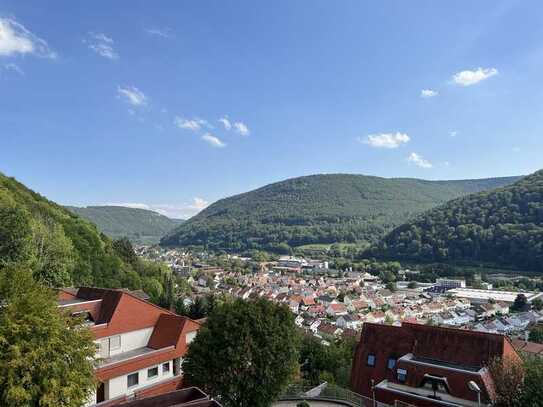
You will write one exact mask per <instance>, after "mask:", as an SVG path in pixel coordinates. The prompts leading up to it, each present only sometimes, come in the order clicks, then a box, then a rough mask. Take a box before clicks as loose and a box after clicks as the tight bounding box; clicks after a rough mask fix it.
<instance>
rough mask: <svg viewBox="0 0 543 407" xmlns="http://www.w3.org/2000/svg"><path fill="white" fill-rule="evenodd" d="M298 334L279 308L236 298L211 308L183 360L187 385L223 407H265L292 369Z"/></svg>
mask: <svg viewBox="0 0 543 407" xmlns="http://www.w3.org/2000/svg"><path fill="white" fill-rule="evenodd" d="M298 340H299V337H298V333H297V331H296V327H295V325H294V317H293V314H292V313H291V312H290V310H289V309H288V308H287V307H286V306H284V305H277V304H274V303H272V302H270V301H267V300H265V299H258V300H251V301H243V300H241V299H236V300H233V301H230V302H224V303H222V304H220V305H218V306H216V307H215V308H214V310H213V311H212V312H211V313H210V315H209V317H208V319H207V321H206V323H205V325H203V326H202V328H201V329H200V330H199V331H198V335H197V336H196V339H194V341H193V342H192V343H191V345H190V347H189V350H188V353H187V355H186V356H185V358H184V360H183V372H184V375H185V379H186V381H187V383H188V384H190V385H195V386H199V387H200V388H202V389H203V390H204V391H206V392H207V393H209V394H211V395H213V396H215V397H218V399H219V400H220V401H221V403H223V405H224V406H225V407H265V406H268V405H269V404H270V403H271V401H273V400H274V399H276V397H278V396H279V394H280V393H281V391H282V390H283V389H284V388H285V386H286V385H287V384H288V382H289V380H290V379H291V378H292V377H293V375H294V373H295V371H296V368H297V360H298V353H297V349H298V347H297V345H298Z"/></svg>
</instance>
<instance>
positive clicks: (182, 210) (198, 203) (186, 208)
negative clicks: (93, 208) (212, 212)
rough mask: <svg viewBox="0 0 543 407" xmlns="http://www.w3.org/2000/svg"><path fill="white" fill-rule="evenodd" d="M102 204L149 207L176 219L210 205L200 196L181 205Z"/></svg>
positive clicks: (188, 215)
mask: <svg viewBox="0 0 543 407" xmlns="http://www.w3.org/2000/svg"><path fill="white" fill-rule="evenodd" d="M102 205H109V206H124V207H126V208H136V209H147V210H149V211H154V212H157V213H160V214H161V215H164V216H167V217H169V218H174V219H186V218H190V217H191V216H194V215H196V214H197V213H198V212H200V211H201V210H203V209H205V208H206V207H208V206H209V202H207V201H206V200H205V199H203V198H200V197H194V198H193V199H192V201H191V202H188V203H182V204H179V205H172V204H145V203H139V202H113V203H105V204H102Z"/></svg>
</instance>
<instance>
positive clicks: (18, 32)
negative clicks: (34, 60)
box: [0, 18, 57, 59]
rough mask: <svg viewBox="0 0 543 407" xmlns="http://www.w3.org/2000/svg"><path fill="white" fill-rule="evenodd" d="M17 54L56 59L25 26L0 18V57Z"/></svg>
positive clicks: (42, 42)
mask: <svg viewBox="0 0 543 407" xmlns="http://www.w3.org/2000/svg"><path fill="white" fill-rule="evenodd" d="M17 54H21V55H26V54H30V55H36V56H39V57H43V58H52V59H54V58H56V57H57V54H56V53H55V52H54V51H52V50H51V49H50V48H49V45H48V44H47V42H46V41H45V40H43V39H41V38H39V37H38V36H36V35H34V34H32V33H31V32H30V31H29V30H27V29H26V28H25V26H23V25H22V24H20V23H18V22H17V21H15V20H14V19H12V18H0V56H14V55H17Z"/></svg>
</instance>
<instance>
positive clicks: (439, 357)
mask: <svg viewBox="0 0 543 407" xmlns="http://www.w3.org/2000/svg"><path fill="white" fill-rule="evenodd" d="M369 354H372V355H374V356H375V360H376V364H375V366H374V367H370V366H367V358H368V355H369ZM408 354H412V355H413V357H414V358H416V359H417V360H424V361H425V362H424V364H422V365H421V364H418V365H416V367H414V365H410V364H408V362H404V361H403V360H402V361H401V363H402V365H401V367H402V368H406V369H407V370H408V382H407V383H406V384H407V385H409V386H412V387H419V386H420V383H421V381H422V378H423V377H424V374H425V373H429V374H434V375H438V376H445V377H447V380H448V381H449V384H450V386H451V395H453V396H455V397H460V398H463V399H468V400H473V399H474V397H475V395H474V394H472V393H473V392H470V391H469V390H468V389H467V382H468V381H469V380H475V381H476V382H477V383H478V384H479V385H480V387H481V388H483V396H484V397H486V398H487V399H488V398H491V397H492V395H493V384H492V379H491V378H490V377H485V374H487V373H485V374H483V375H482V376H481V375H479V374H478V373H476V372H477V371H478V369H480V368H482V367H483V366H485V365H487V364H488V363H489V362H490V361H491V360H492V359H493V358H494V357H502V358H503V357H511V358H513V359H516V360H520V359H519V356H518V354H517V353H516V352H515V350H514V348H513V346H512V345H511V342H510V341H509V339H508V338H507V337H505V336H503V335H498V334H489V333H483V332H475V331H468V330H460V329H452V328H442V327H435V326H428V325H421V324H413V323H406V322H404V323H403V324H402V325H401V326H390V325H380V324H372V323H366V324H364V326H363V329H362V336H361V339H360V342H359V344H358V345H357V348H356V351H355V359H354V363H353V368H352V372H351V385H352V388H353V389H354V390H355V391H356V392H357V393H360V394H363V395H366V396H370V395H371V382H370V379H373V380H374V381H375V383H376V384H378V383H380V382H381V381H383V380H385V379H386V380H389V381H391V382H396V383H397V377H396V372H395V370H390V369H388V368H387V360H388V359H389V358H391V357H392V358H396V359H399V358H401V357H402V356H406V355H408ZM406 357H407V356H406ZM398 365H399V366H400V361H398ZM399 366H398V367H399ZM407 366H409V367H407ZM445 366H449V367H455V366H456V367H457V368H456V370H450V369H447V368H446V367H445ZM483 372H485V371H483ZM453 393H454V394H453ZM383 397H385V396H383ZM382 401H383V402H389V403H390V402H393V401H394V400H391V399H383V400H382Z"/></svg>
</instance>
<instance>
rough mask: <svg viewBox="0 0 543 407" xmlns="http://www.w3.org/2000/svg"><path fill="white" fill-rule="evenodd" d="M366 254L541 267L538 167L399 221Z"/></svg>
mask: <svg viewBox="0 0 543 407" xmlns="http://www.w3.org/2000/svg"><path fill="white" fill-rule="evenodd" d="M368 255H373V256H377V257H385V258H394V259H398V260H408V261H409V260H416V261H427V262H451V261H453V262H454V261H462V262H487V263H494V264H499V265H506V266H514V267H518V268H522V269H530V270H540V269H542V268H543V170H540V171H537V172H535V173H533V174H531V175H528V176H526V177H523V178H522V179H520V180H518V181H517V182H515V183H513V184H511V185H508V186H504V187H501V188H497V189H494V190H492V191H484V192H479V193H476V194H471V195H468V196H465V197H461V198H457V199H454V200H451V201H449V202H447V203H446V204H444V205H442V206H439V207H436V208H434V209H432V210H430V211H428V212H426V213H424V214H422V215H420V216H419V217H417V218H416V219H414V220H412V221H410V222H407V223H405V224H403V225H400V226H398V227H397V228H395V229H394V230H392V231H391V232H390V233H389V234H388V235H387V236H385V237H384V238H383V239H382V240H381V241H380V242H379V244H378V245H377V246H376V247H374V248H372V249H371V250H370V251H369V253H368Z"/></svg>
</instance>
